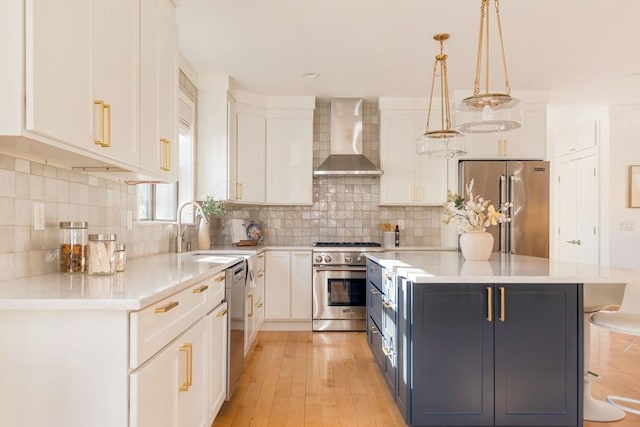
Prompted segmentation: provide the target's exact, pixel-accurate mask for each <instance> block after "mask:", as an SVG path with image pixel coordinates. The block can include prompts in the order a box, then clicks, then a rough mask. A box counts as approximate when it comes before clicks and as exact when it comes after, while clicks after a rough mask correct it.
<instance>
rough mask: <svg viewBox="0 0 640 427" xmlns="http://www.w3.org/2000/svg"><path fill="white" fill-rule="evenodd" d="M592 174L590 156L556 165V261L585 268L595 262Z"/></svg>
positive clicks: (593, 163) (595, 214)
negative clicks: (558, 259) (557, 223)
mask: <svg viewBox="0 0 640 427" xmlns="http://www.w3.org/2000/svg"><path fill="white" fill-rule="evenodd" d="M596 171H597V168H596V157H595V156H593V155H592V156H587V157H582V158H578V159H572V160H568V161H565V162H562V163H560V164H559V176H560V182H559V186H558V190H559V191H558V194H559V195H560V196H559V197H558V200H557V204H558V207H557V208H558V212H559V220H560V224H559V226H560V233H559V245H560V246H559V257H560V259H562V260H565V261H574V262H580V263H589V264H597V263H598V261H599V259H598V252H599V244H598V200H599V198H598V186H597V177H596Z"/></svg>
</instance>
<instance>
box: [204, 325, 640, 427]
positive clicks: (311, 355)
mask: <svg viewBox="0 0 640 427" xmlns="http://www.w3.org/2000/svg"><path fill="white" fill-rule="evenodd" d="M592 337H593V338H592V343H593V345H594V350H593V351H592V370H593V371H594V372H598V373H599V374H600V375H601V379H600V380H598V381H596V382H594V385H593V393H594V395H595V396H596V397H600V398H601V397H603V396H604V395H606V394H609V393H617V394H623V395H626V396H633V397H640V341H639V342H636V343H634V344H633V346H632V347H631V348H630V349H629V350H628V351H627V352H626V353H622V348H623V347H624V345H625V344H626V343H628V342H629V338H628V337H627V336H623V335H619V334H615V333H610V332H608V331H606V330H604V329H601V328H593V330H592ZM228 426H234V427H244V426H247V427H248V426H251V427H255V426H274V427H284V426H291V427H302V426H304V427H315V426H327V427H329V426H331V427H336V426H345V427H346V426H349V427H352V426H363V427H371V426H380V427H383V426H384V427H395V426H398V427H404V426H405V424H404V422H403V420H402V418H401V416H400V413H399V412H398V410H397V408H396V406H395V403H394V402H393V400H392V398H391V394H390V393H389V390H388V389H387V387H386V385H385V383H384V380H383V378H382V375H381V374H380V371H379V370H378V366H377V365H376V363H375V362H374V360H373V356H372V354H371V352H370V351H369V348H368V346H367V343H366V336H365V334H364V333H353V332H346V333H339V332H331V333H329V332H326V333H312V332H260V333H259V335H258V338H257V339H256V345H255V348H254V350H253V352H252V353H251V354H250V355H249V357H248V359H247V360H246V363H245V370H244V372H243V373H242V376H241V377H240V382H239V385H238V388H237V389H236V392H235V393H234V396H233V398H232V399H231V401H229V402H225V404H224V405H223V407H222V409H221V410H220V413H219V414H218V416H217V417H216V420H215V421H214V423H213V427H228ZM638 426H640V416H637V415H631V414H628V415H627V417H626V419H624V420H622V421H619V422H616V423H593V422H585V426H584V427H638Z"/></svg>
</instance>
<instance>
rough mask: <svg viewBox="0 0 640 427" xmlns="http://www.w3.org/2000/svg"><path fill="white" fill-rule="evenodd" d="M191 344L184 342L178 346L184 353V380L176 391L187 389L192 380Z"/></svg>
mask: <svg viewBox="0 0 640 427" xmlns="http://www.w3.org/2000/svg"><path fill="white" fill-rule="evenodd" d="M192 350H193V345H192V344H191V343H185V344H182V345H181V346H180V352H185V353H186V362H187V363H186V368H187V369H186V378H185V382H184V383H182V385H181V386H180V387H179V388H178V391H189V387H191V385H192V380H193V351H192Z"/></svg>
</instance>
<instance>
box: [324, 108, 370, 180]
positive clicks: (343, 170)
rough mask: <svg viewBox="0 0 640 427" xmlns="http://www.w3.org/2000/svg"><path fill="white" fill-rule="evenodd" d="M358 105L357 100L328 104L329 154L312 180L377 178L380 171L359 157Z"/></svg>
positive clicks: (363, 157)
mask: <svg viewBox="0 0 640 427" xmlns="http://www.w3.org/2000/svg"><path fill="white" fill-rule="evenodd" d="M362 104H363V100H362V99H359V98H334V99H332V100H331V150H330V152H329V157H327V159H326V160H325V161H324V162H322V164H321V165H320V166H318V168H317V169H316V170H315V171H313V175H314V176H324V175H335V176H344V175H358V176H380V175H382V171H381V170H380V169H378V167H377V166H376V165H374V164H373V162H371V160H369V159H367V158H366V157H365V156H364V155H363V154H362Z"/></svg>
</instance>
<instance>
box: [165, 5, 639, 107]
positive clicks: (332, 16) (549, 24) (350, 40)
mask: <svg viewBox="0 0 640 427" xmlns="http://www.w3.org/2000/svg"><path fill="white" fill-rule="evenodd" d="M490 10H491V14H490V19H491V24H490V25H491V26H492V28H493V29H495V14H494V13H493V10H494V9H493V1H492V2H491V7H490ZM500 11H501V18H502V26H503V34H504V42H505V50H506V56H507V65H508V70H509V80H510V83H511V88H512V91H513V93H514V95H517V92H518V91H521V90H547V91H549V96H550V102H552V103H640V24H638V19H640V0H502V1H501V2H500ZM177 16H178V26H179V34H180V41H179V44H180V50H181V52H182V54H183V56H184V57H185V59H186V60H187V61H188V62H189V64H190V65H191V66H192V67H193V69H194V70H195V71H196V72H197V73H198V75H199V76H205V75H220V74H222V75H225V74H227V75H229V76H230V77H231V78H232V80H233V83H234V85H235V87H237V88H240V89H244V90H247V91H249V92H254V93H258V94H263V95H279V96H295V95H314V96H317V97H320V98H330V97H364V98H372V99H373V98H377V97H379V96H399V97H405V96H406V97H426V96H427V95H428V91H429V89H430V86H431V73H432V67H433V62H434V57H435V55H436V53H437V52H438V44H437V42H435V41H434V40H433V35H434V34H435V33H439V32H447V33H450V34H451V39H450V40H449V41H447V42H446V44H445V52H446V53H447V54H448V55H449V58H448V60H447V65H448V69H449V80H450V83H449V85H450V90H451V92H454V91H456V90H461V91H464V92H469V94H470V91H471V89H472V87H473V76H474V72H475V63H476V49H477V43H478V27H479V21H480V0H180V1H179V2H178V8H177ZM491 37H492V42H494V43H492V44H491V49H492V50H493V52H497V49H498V44H497V43H495V42H497V37H496V36H495V35H494V34H492V35H491ZM500 65H501V64H500V61H499V58H496V60H494V61H492V62H491V65H490V67H491V72H490V76H491V79H492V80H491V88H490V89H491V90H492V91H499V92H504V76H503V74H502V72H501V67H500ZM310 72H313V73H317V74H319V77H318V78H315V79H309V78H304V77H302V75H303V74H304V73H310Z"/></svg>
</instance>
